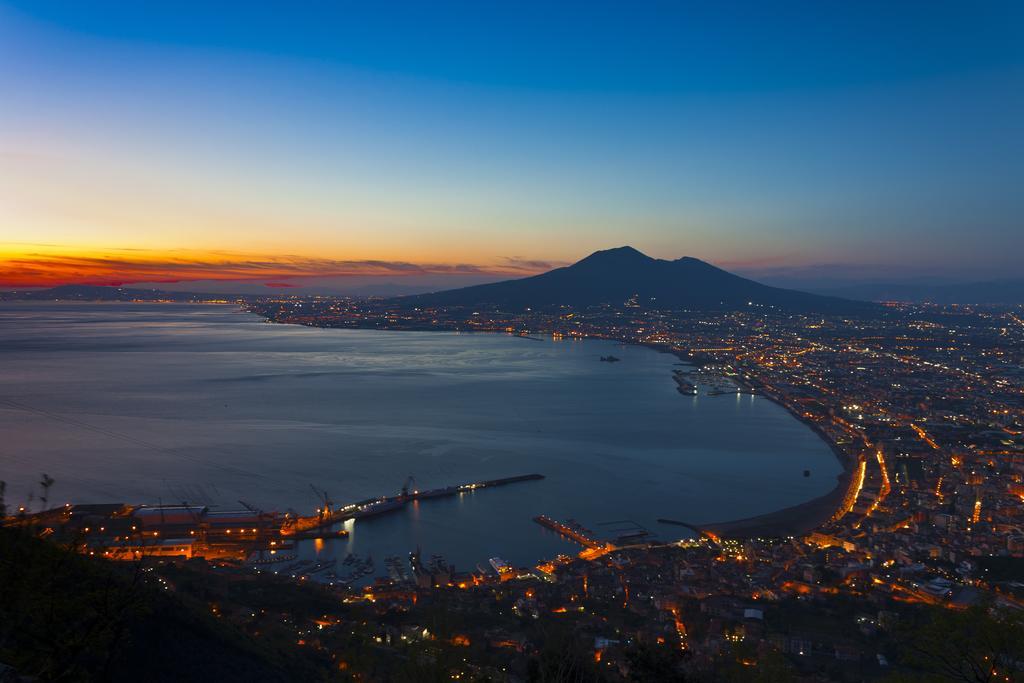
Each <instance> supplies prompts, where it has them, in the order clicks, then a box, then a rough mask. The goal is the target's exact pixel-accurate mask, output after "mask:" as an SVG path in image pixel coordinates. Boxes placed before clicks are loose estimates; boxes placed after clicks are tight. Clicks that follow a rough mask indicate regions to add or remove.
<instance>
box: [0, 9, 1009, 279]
mask: <svg viewBox="0 0 1024 683" xmlns="http://www.w3.org/2000/svg"><path fill="white" fill-rule="evenodd" d="M1022 7H1024V5H1021V4H1020V3H943V2H927V3H925V2H900V3H871V2H858V3H838V2H836V3H832V2H814V3H789V4H787V3H779V4H774V5H770V4H769V3H748V4H741V3H681V2H676V3H629V4H626V3H600V2H590V3H557V4H556V3H547V4H542V3H536V4H532V3H514V4H513V3H508V4H500V3H415V4H413V3H390V4H381V3H359V4H356V3H327V2H311V3H258V2H249V3H215V2H206V3H130V2H103V1H101V2H89V3H81V2H46V1H45V0H44V1H37V2H24V3H22V2H0V91H2V92H4V93H5V94H6V96H5V103H4V106H3V107H2V108H0V281H2V283H6V284H11V283H15V284H17V283H19V281H20V280H26V279H31V278H33V277H39V273H40V272H44V271H45V272H50V273H77V274H78V275H75V277H79V276H81V277H86V279H88V278H87V276H89V272H88V271H89V268H92V267H94V266H91V265H89V263H95V262H96V261H95V259H100V260H102V259H106V261H104V263H107V265H110V264H111V263H115V262H116V263H117V264H124V265H122V266H120V267H122V268H123V270H124V272H123V273H122V275H123V276H124V277H119V276H118V275H117V273H106V272H105V273H104V274H103V277H104V278H106V279H118V280H120V281H131V280H132V278H138V277H141V276H142V275H140V273H141V274H145V273H156V274H157V275H159V274H161V273H163V274H164V275H165V276H166V277H164V278H162V279H182V278H184V279H186V280H194V279H197V278H199V277H200V276H201V275H202V274H203V273H205V274H206V275H208V276H209V277H210V278H211V279H226V280H230V279H231V278H243V279H244V278H245V272H246V268H252V267H253V266H252V264H254V263H258V264H267V263H271V264H277V265H278V266H280V267H279V268H277V270H274V269H271V270H274V275H275V276H280V277H281V278H285V279H287V280H288V281H289V282H293V283H296V284H308V283H312V282H316V283H318V284H320V285H323V283H326V282H334V281H337V282H354V281H357V280H358V281H360V282H362V281H363V280H364V279H366V278H370V279H373V278H379V277H387V278H390V279H393V278H395V277H400V278H406V279H407V278H409V277H420V278H434V279H437V278H440V279H441V280H444V279H445V278H456V277H459V278H487V277H492V276H508V275H516V274H520V273H525V272H527V271H529V269H530V268H531V267H534V268H536V267H540V266H541V265H543V264H556V263H562V262H568V261H572V260H575V259H577V258H579V257H581V256H583V255H585V254H586V253H589V252H590V251H593V250H595V249H599V248H606V247H610V246H618V245H621V244H627V243H628V244H632V245H634V246H636V247H638V248H640V249H642V250H644V251H646V252H648V253H650V254H652V255H654V256H660V257H666V258H675V257H678V256H681V255H684V254H686V255H692V256H697V257H700V258H704V259H706V260H709V261H712V262H715V263H718V264H721V265H724V266H726V267H730V268H733V269H735V270H739V271H742V272H745V273H748V274H752V275H756V276H760V277H764V278H769V279H770V278H778V277H803V276H808V277H812V276H813V277H824V275H826V274H827V275H828V277H840V278H843V277H849V278H854V279H858V278H859V279H903V278H904V277H919V276H930V277H943V278H976V277H987V276H1007V275H1013V274H1015V273H1017V272H1018V271H1019V270H1020V268H1019V265H1018V263H1017V261H1018V258H1019V257H1018V254H1019V253H1021V252H1022V251H1024V229H1022V228H1024V226H1022V225H1021V218H1022V216H1024V199H1022V195H1024V193H1021V192H1020V191H1019V186H1020V184H1021V182H1020V179H1021V178H1024V161H1022V160H1024V154H1022V152H1024V135H1022V133H1024V124H1022V121H1024V88H1022V85H1024V47H1022V46H1024V9H1022ZM132 254H136V255H139V256H138V257H137V258H136V257H133V256H131V255H132ZM86 256H87V257H89V258H90V259H93V260H92V261H87V260H86V259H85V257H86ZM133 259H135V260H134V261H133ZM535 262H537V263H535ZM69 263H70V264H72V265H70V266H69V265H68V264H69ZM530 263H533V264H534V265H533V266H528V265H525V264H530ZM183 264H184V265H183ZM218 264H221V266H218ZM224 264H227V265H226V266H225V265H224ZM246 264H248V265H246ZM296 264H299V265H296ZM373 264H375V265H373ZM408 264H413V265H415V266H417V267H418V268H419V270H418V271H413V270H410V269H409V268H407V267H406V266H407V265H408ZM186 266H187V267H186ZM261 267H262V266H261ZM161 268H163V270H160V269H161ZM204 269H205V270H204ZM108 270H109V269H108ZM82 273H85V275H82ZM255 275H258V276H255V280H259V279H260V276H262V272H260V273H256V274H255ZM68 277H71V275H68ZM97 277H99V276H98V275H97ZM154 277H156V276H154ZM80 279H81V278H80ZM101 279H102V278H101ZM22 284H24V283H22Z"/></svg>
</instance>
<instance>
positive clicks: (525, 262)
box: [502, 256, 569, 273]
mask: <svg viewBox="0 0 1024 683" xmlns="http://www.w3.org/2000/svg"><path fill="white" fill-rule="evenodd" d="M502 264H503V265H504V266H505V267H506V268H514V269H516V270H522V271H525V272H529V273H542V272H544V271H547V270H551V269H553V268H561V267H562V266H567V265H569V262H568V261H537V260H533V259H524V258H521V257H519V256H503V257H502Z"/></svg>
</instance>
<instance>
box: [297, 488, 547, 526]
mask: <svg viewBox="0 0 1024 683" xmlns="http://www.w3.org/2000/svg"><path fill="white" fill-rule="evenodd" d="M543 478H544V475H543V474H521V475H518V476H515V477H504V478H502V479H488V480H485V481H477V482H471V483H468V484H458V485H455V486H445V487H443V488H439V489H428V490H425V491H420V490H418V489H413V490H410V489H409V485H408V483H407V484H406V486H405V487H403V488H402V492H401V493H399V494H398V495H396V496H380V497H378V498H367V499H366V500H361V501H359V502H356V503H349V504H348V505H345V506H342V507H339V508H334V509H331V508H330V506H329V505H328V504H327V501H325V504H324V508H322V509H321V510H319V511H318V513H319V514H317V515H316V516H311V517H298V518H295V519H294V520H290V521H291V524H290V525H288V530H284V529H283V530H282V533H286V534H291V533H308V532H311V531H314V530H317V529H322V528H324V527H329V526H333V525H334V524H340V523H342V522H347V521H348V520H350V519H363V518H366V517H374V516H376V515H381V514H384V513H387V512H393V511H396V510H400V509H401V508H403V507H405V505H406V504H407V503H410V502H412V501H415V500H427V499H430V498H445V497H450V496H458V495H461V494H464V493H472V492H473V491H476V490H478V489H486V488H495V487H497V486H507V485H509V484H518V483H520V482H526V481H538V480H540V479H543Z"/></svg>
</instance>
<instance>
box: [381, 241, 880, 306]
mask: <svg viewBox="0 0 1024 683" xmlns="http://www.w3.org/2000/svg"><path fill="white" fill-rule="evenodd" d="M631 299H635V300H636V301H635V302H636V304H637V305H640V306H643V307H651V308H672V309H691V310H709V311H710V310H737V309H744V308H747V307H749V306H766V307H771V308H773V309H778V310H781V311H789V312H821V313H846V312H850V313H855V312H862V311H863V312H866V311H871V310H875V309H876V308H877V306H876V305H875V304H871V303H867V302H863V301H854V300H850V299H842V298H839V297H829V296H822V295H818V294H810V293H807V292H800V291H797V290H789V289H782V288H779V287H770V286H768V285H763V284H761V283H759V282H755V281H753V280H748V279H747V278H743V277H740V276H738V275H734V274H732V273H729V272H728V271H725V270H722V269H721V268H718V267H717V266H714V265H712V264H710V263H707V262H705V261H702V260H700V259H698V258H694V257H692V256H683V257H680V258H678V259H675V260H672V261H669V260H665V259H657V258H653V257H651V256H648V255H647V254H644V253H643V252H641V251H639V250H637V249H635V248H633V247H630V246H622V247H615V248H612V249H603V250H599V251H595V252H594V253H592V254H590V255H589V256H586V257H584V258H583V259H580V260H579V261H577V262H576V263H574V264H572V265H569V266H564V267H562V268H555V269H554V270H550V271H547V272H545V273H541V274H539V275H534V276H531V277H526V278H522V279H517V280H504V281H501V282H494V283H489V284H483V285H474V286H471V287H462V288H459V289H451V290H445V291H440V292H433V293H430V294H419V295H412V296H407V297H401V298H399V299H396V301H402V302H405V303H407V304H412V305H416V306H421V307H422V306H483V305H491V306H498V307H502V308H510V309H525V308H541V307H552V306H562V305H567V306H573V307H586V306H595V305H602V304H610V305H621V304H624V303H625V302H626V301H628V300H631Z"/></svg>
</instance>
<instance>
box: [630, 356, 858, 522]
mask: <svg viewBox="0 0 1024 683" xmlns="http://www.w3.org/2000/svg"><path fill="white" fill-rule="evenodd" d="M639 345H640V346H644V347H646V348H650V349H654V350H658V351H661V352H662V353H669V354H671V355H673V356H675V357H676V358H678V359H679V360H680V361H683V362H686V363H688V364H691V365H692V364H693V359H691V358H688V357H685V356H684V355H683V354H684V353H685V352H684V351H675V350H669V349H659V348H658V347H656V346H652V345H650V344H643V343H641V344H639ZM734 381H735V382H737V383H738V384H739V385H740V386H742V387H743V388H744V389H748V390H751V391H754V392H757V393H756V395H757V396H763V397H764V398H767V399H768V400H769V401H771V402H772V403H774V404H775V405H777V406H779V407H780V408H782V409H783V410H785V411H786V412H787V413H789V415H790V416H791V417H792V418H793V419H795V420H797V421H798V422H800V423H801V424H803V425H804V426H806V427H807V428H808V429H810V430H811V431H812V432H814V433H815V435H817V437H818V438H819V439H821V441H822V442H823V443H824V444H825V445H826V446H828V448H829V450H831V451H832V454H833V455H834V456H835V457H836V460H838V461H839V466H840V467H841V468H842V472H840V473H839V474H838V475H837V476H836V485H835V487H834V488H833V489H832V490H831V491H829V492H828V493H825V494H822V495H820V496H818V497H816V498H812V499H810V500H807V501H804V502H802V503H797V504H796V505H791V506H789V507H785V508H782V509H780V510H774V511H772V512H766V513H764V514H760V515H754V516H752V517H743V518H741V519H733V520H726V521H720V522H707V523H704V524H692V525H690V526H692V527H693V528H698V529H700V530H701V531H702V532H709V533H711V534H714V535H715V536H718V537H721V538H730V539H742V538H755V537H761V538H788V537H791V536H804V535H806V534H809V533H810V532H812V531H814V530H816V529H818V528H819V527H821V526H823V525H824V524H825V523H827V522H828V521H829V520H830V519H831V518H832V516H833V515H834V514H835V513H836V511H837V510H838V509H839V508H840V507H841V506H842V501H843V498H844V497H845V495H846V491H847V489H848V488H849V486H850V480H851V477H852V476H853V470H854V461H853V460H852V459H851V458H850V457H848V456H847V454H846V453H844V452H843V451H842V449H840V448H839V445H838V444H836V443H835V442H834V441H832V439H830V438H829V437H828V435H827V434H825V432H824V431H823V430H822V429H821V427H819V426H818V425H817V424H815V423H813V422H811V421H809V420H808V419H807V418H805V417H804V416H803V415H800V414H798V413H797V412H795V411H794V410H793V409H792V408H790V407H789V406H788V405H786V404H785V403H784V402H783V401H782V400H781V399H779V398H778V397H777V396H775V395H773V394H771V393H769V392H766V391H764V389H760V390H759V389H758V388H757V387H754V386H751V385H750V384H749V383H748V382H746V381H744V380H743V379H742V378H735V379H734Z"/></svg>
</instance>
